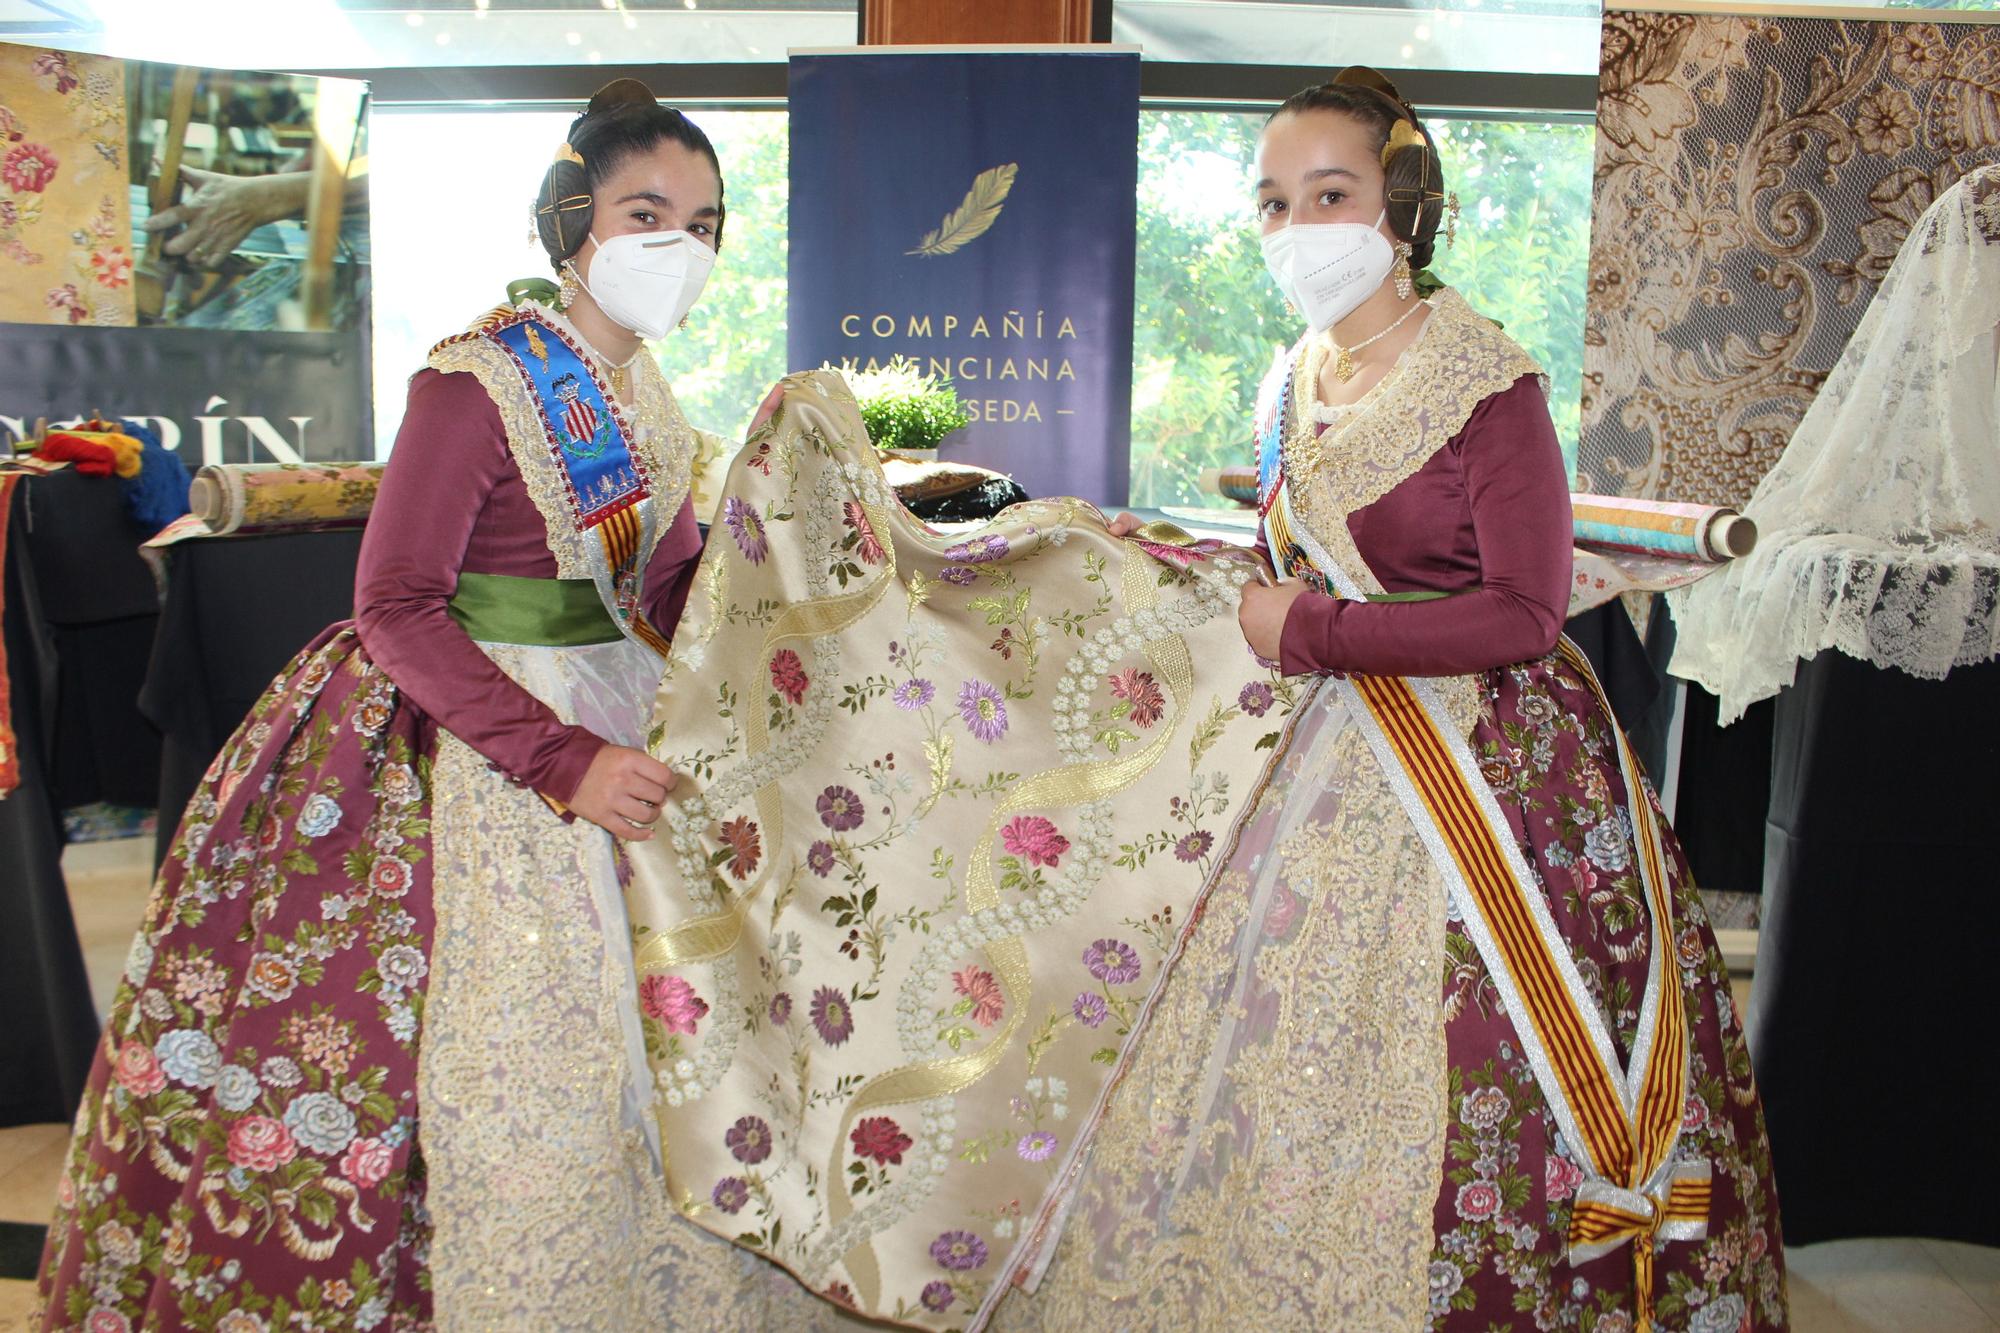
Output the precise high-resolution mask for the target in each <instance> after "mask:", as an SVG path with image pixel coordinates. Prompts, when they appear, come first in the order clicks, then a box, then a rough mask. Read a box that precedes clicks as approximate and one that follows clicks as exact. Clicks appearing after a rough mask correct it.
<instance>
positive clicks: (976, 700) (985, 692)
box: [958, 680, 1007, 745]
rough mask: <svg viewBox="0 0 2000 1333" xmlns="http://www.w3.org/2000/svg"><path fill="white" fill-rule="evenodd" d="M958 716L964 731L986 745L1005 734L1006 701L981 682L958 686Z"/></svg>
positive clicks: (968, 682)
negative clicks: (963, 723) (962, 723)
mask: <svg viewBox="0 0 2000 1333" xmlns="http://www.w3.org/2000/svg"><path fill="white" fill-rule="evenodd" d="M958 715H959V717H960V718H962V719H964V721H965V728H966V730H967V731H970V732H971V733H972V734H973V735H974V736H977V737H978V738H979V739H980V740H982V741H985V742H986V743H987V744H988V745H991V744H992V743H993V742H995V741H997V740H999V739H1000V738H1001V737H1002V736H1004V735H1006V734H1007V704H1006V701H1005V700H1003V699H1002V698H1001V697H1000V691H998V690H996V689H994V688H993V687H992V686H991V685H988V684H987V683H986V682H985V681H983V680H968V681H966V682H965V684H963V685H961V686H959V689H958Z"/></svg>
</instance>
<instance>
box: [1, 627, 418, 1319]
mask: <svg viewBox="0 0 2000 1333" xmlns="http://www.w3.org/2000/svg"><path fill="white" fill-rule="evenodd" d="M422 731H423V724H422V719H421V718H420V716H419V715H418V714H417V712H416V711H415V710H414V709H413V708H411V707H410V706H409V705H408V704H406V703H405V702H404V700H403V699H402V698H401V696H400V695H399V693H398V691H397V690H396V688H395V686H394V685H393V684H391V683H390V681H389V678H388V677H387V676H386V675H384V674H383V673H382V671H381V670H380V669H379V668H377V667H376V666H375V665H374V664H373V663H372V662H370V661H369V660H368V658H367V657H366V655H365V654H363V653H362V651H361V649H360V644H359V641H358V640H357V638H356V637H355V635H354V632H353V630H352V629H351V628H346V627H336V628H335V629H332V630H329V631H328V632H327V633H325V634H323V635H322V636H321V637H320V638H319V639H318V640H317V641H315V642H314V643H313V644H312V645H311V646H310V647H308V648H307V649H306V650H305V651H304V652H303V653H301V654H300V655H299V656H298V657H297V658H296V659H295V660H294V661H293V662H292V664H291V665H290V666H289V667H288V668H287V669H286V670H285V672H284V673H283V674H282V675H281V676H280V677H279V678H278V680H277V681H276V682H275V683H274V684H273V685H272V686H271V688H270V689H269V690H268V691H267V692H266V693H265V695H264V697H263V698H262V699H261V700H259V701H258V703H257V705H256V707H255V708H254V709H253V710H252V711H251V714H250V716H249V717H248V718H247V719H246V720H245V721H244V723H243V725H242V726H241V727H239V728H238V730H237V731H236V734H235V735H234V736H232V737H231V738H230V740H229V742H228V744H227V745H226V746H224V748H223V750H222V753H221V754H219V755H218V756H217V757H216V759H215V762H214V763H213V764H212V765H211V766H210V767H209V770H208V773H207V775H206V776H205V778H204V779H203V782H202V785H201V787H200V788H199V790H197V792H196V793H195V796H194V799H193V800H192V801H191V802H190V803H189V805H188V808H187V811H186V814H185V816H184V818H183V819H182V822H181V826H180V829H179V832H178V833H177V834H176V836H175V838H174V842H173V846H172V848H171V850H170V851H169V853H168V857H167V860H166V863H165V864H164V865H163V866H162V867H161V869H160V875H159V879H158V881H157V882H156V883H155V885H154V888H153V893H152V898H151V901H150V902H149V904H148V905H147V909H146V916H145V922H144V925H143V926H142V928H141V930H140V932H139V934H138V936H137V938H136V939H135V940H134V941H133V945H132V951H131V955H130V957H129V958H128V960H127V962H126V966H125V975H124V977H123V979H122V980H121V981H120V983H119V986H118V992H117V995H116V998H115V999H114V1000H113V1003H112V1006H111V1015H110V1019H109V1021H108V1023H107V1024H106V1026H105V1030H104V1037H103V1041H102V1044H101V1046H100V1049H99V1051H98V1057H97V1062H96V1066H95V1068H94V1069H93V1071H92V1073H91V1078H90V1082H89V1085H88V1087H87V1088H86V1090H85V1092H84V1097H83V1103H82V1105H81V1107H80V1109H79V1111H78V1114H77V1121H76V1132H75V1137H74V1139H73V1141H72V1144H71V1150H70V1158H69V1164H68V1168H67V1170H66V1172H65V1174H64V1176H63V1178H62V1182H61V1185H60V1188H59V1192H58V1196H57V1210H56V1215H55V1220H54V1223H53V1225H52V1226H51V1227H50V1229H49V1241H48V1249H47V1251H46V1253H45V1254H44V1256H43V1260H42V1273H41V1295H42V1298H43V1300H44V1301H45V1302H46V1312H45V1315H44V1325H43V1326H44V1327H45V1328H49V1329H59V1328H60V1329H68V1328H82V1329H87V1330H89V1331H90V1333H117V1331H119V1330H125V1329H129V1328H149V1329H150V1328H180V1327H200V1328H203V1329H213V1330H216V1333H262V1331H263V1330H266V1329H278V1328H287V1329H289V1328H321V1329H324V1328H357V1329H364V1330H365V1329H372V1328H377V1327H415V1326H421V1325H422V1324H424V1323H426V1322H427V1321H428V1319H429V1310H430V1296H429V1293H428V1290H427V1288H426V1283H425V1281H424V1266H425V1254H426V1250H427V1248H428V1243H429V1227H428V1219H427V1215H426V1212H425V1207H424V1170H423V1163H422V1158H421V1156H420V1155H419V1153H418V1151H417V1136H416V1120H417V1117H416V1082H417V1037H418V1031H419V1028H420V1026H421V1019H422V1015H423V1009H424V990H425V982H426V976H427V973H428V970H429V963H428V958H429V953H430V940H431V934H432V918H431V876H430V862H429V855H430V825H429V801H428V799H427V791H426V784H427V780H428V770H429V767H430V764H429V759H428V757H427V756H426V755H425V753H424V743H423V737H422Z"/></svg>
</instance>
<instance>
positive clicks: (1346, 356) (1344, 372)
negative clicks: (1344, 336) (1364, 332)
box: [1326, 301, 1424, 384]
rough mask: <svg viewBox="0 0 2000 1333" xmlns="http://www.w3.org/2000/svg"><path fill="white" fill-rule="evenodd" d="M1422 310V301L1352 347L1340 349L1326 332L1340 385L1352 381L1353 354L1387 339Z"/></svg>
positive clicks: (1330, 333)
mask: <svg viewBox="0 0 2000 1333" xmlns="http://www.w3.org/2000/svg"><path fill="white" fill-rule="evenodd" d="M1423 308H1424V303H1423V302H1422V301H1418V302H1417V303H1416V304H1415V305H1413V306H1411V307H1410V308H1409V309H1408V310H1405V311H1404V312H1403V313H1402V316H1401V318H1399V319H1397V321H1396V322H1395V323H1394V324H1391V325H1390V326H1389V327H1388V328H1386V329H1383V330H1382V331H1381V332H1380V333H1377V334H1374V335H1372V336H1371V337H1367V338H1363V339H1362V340H1361V341H1360V342H1358V343H1356V344H1354V346H1352V347H1342V346H1341V345H1340V344H1339V343H1337V342H1334V341H1333V332H1332V330H1330V329H1329V330H1328V331H1327V336H1326V340H1327V342H1329V343H1332V345H1333V373H1334V377H1335V378H1336V379H1338V380H1339V381H1340V382H1341V383H1342V384H1345V383H1347V381H1349V380H1351V379H1353V378H1354V353H1356V352H1358V351H1360V350H1361V349H1362V348H1364V347H1366V346H1368V345H1369V344H1370V343H1376V342H1380V341H1381V340H1382V339H1384V338H1386V337H1388V336H1389V335H1390V334H1392V333H1394V332H1395V331H1396V330H1397V329H1400V328H1401V327H1403V321H1404V320H1407V319H1408V318H1409V317H1410V316H1411V315H1414V314H1416V313H1417V312H1418V311H1419V310H1422V309H1423Z"/></svg>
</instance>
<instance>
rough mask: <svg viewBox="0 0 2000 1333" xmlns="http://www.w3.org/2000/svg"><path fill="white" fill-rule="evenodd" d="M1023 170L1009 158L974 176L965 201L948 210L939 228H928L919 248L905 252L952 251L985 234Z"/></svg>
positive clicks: (940, 253)
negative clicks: (928, 230)
mask: <svg viewBox="0 0 2000 1333" xmlns="http://www.w3.org/2000/svg"><path fill="white" fill-rule="evenodd" d="M1019 170H1020V167H1019V166H1018V165H1017V164H1016V163H1013V162H1009V163H1007V164H1006V165H1005V166H999V167H993V168H991V169H990V170H987V171H982V172H980V173H979V174H978V175H977V176H975V177H973V178H972V188H971V189H970V190H967V191H966V192H965V202H963V203H961V204H960V205H959V206H958V207H957V208H955V209H953V210H952V211H951V212H949V213H947V214H946V215H945V219H944V221H943V222H941V223H939V224H938V227H937V230H936V231H932V232H926V233H925V234H924V239H923V240H922V242H920V243H919V244H918V246H917V248H916V249H914V250H905V251H904V252H903V253H904V254H908V255H948V254H951V253H952V252H954V251H955V250H957V249H958V248H959V247H960V246H962V245H965V244H966V243H967V242H969V241H974V240H977V239H978V238H979V237H981V236H984V235H985V234H986V229H987V228H989V227H991V226H992V225H993V223H994V222H995V220H997V219H998V218H999V216H1000V206H1001V205H1002V204H1004V203H1006V202H1007V192H1008V191H1009V190H1011V189H1013V188H1014V175H1015V173H1016V172H1018V171H1019Z"/></svg>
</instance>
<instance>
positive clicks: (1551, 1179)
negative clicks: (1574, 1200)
mask: <svg viewBox="0 0 2000 1333" xmlns="http://www.w3.org/2000/svg"><path fill="white" fill-rule="evenodd" d="M1543 1163H1544V1164H1543V1167H1542V1184H1543V1187H1544V1189H1545V1190H1546V1192H1547V1194H1548V1197H1549V1202H1550V1203H1556V1202H1559V1201H1561V1200H1563V1199H1567V1198H1568V1197H1569V1196H1570V1195H1572V1194H1574V1193H1576V1187H1577V1186H1578V1185H1581V1184H1582V1183H1583V1168H1581V1167H1579V1166H1578V1165H1577V1164H1576V1163H1575V1162H1572V1161H1570V1160H1569V1158H1567V1157H1558V1156H1556V1154H1554V1153H1550V1154H1549V1155H1548V1156H1547V1157H1546V1158H1544V1159H1543Z"/></svg>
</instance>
